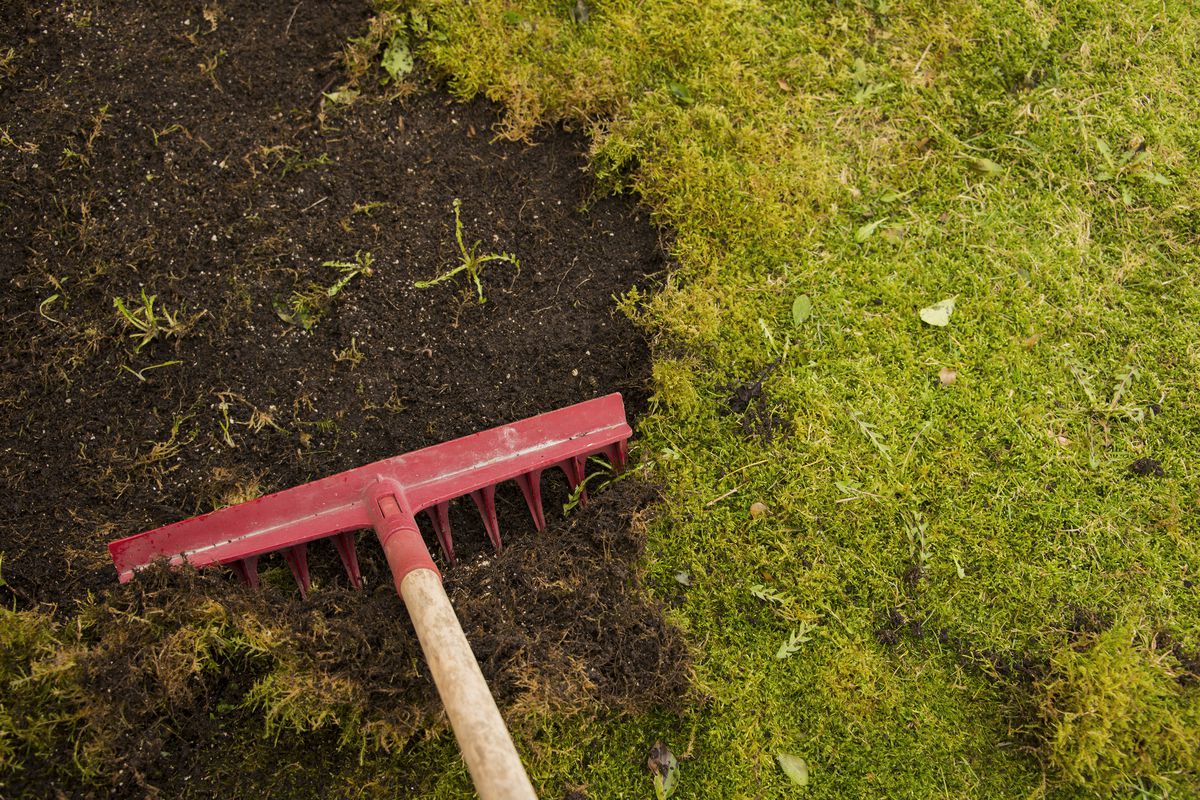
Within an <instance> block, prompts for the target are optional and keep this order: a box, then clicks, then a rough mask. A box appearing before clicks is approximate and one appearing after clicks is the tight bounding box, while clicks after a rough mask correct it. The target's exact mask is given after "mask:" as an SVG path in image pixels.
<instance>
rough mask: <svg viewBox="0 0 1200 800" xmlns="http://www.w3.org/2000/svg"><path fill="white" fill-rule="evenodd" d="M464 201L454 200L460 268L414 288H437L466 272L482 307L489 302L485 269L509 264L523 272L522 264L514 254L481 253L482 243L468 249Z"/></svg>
mask: <svg viewBox="0 0 1200 800" xmlns="http://www.w3.org/2000/svg"><path fill="white" fill-rule="evenodd" d="M461 209H462V201H461V200H459V199H458V198H455V199H454V239H455V241H456V242H458V250H459V253H460V254H461V257H462V261H461V262H460V263H459V264H458V266H456V267H454V268H453V269H451V270H448V271H446V272H443V273H442V274H441V275H438V276H437V277H436V278H432V279H431V280H427V281H416V282H415V283H413V286H416V287H417V288H418V289H428V288H429V287H430V286H436V285H437V284H439V283H442V282H444V281H448V280H450V279H451V278H453V277H454V276H455V275H457V274H459V273H460V272H466V273H467V275H469V276H470V278H471V281H472V282H473V283H474V284H475V293H476V294H477V295H478V296H479V303H480V304H481V305H482V304H483V303H486V302H487V298H486V297H484V296H483V281H482V280H481V276H482V275H483V270H484V267H486V266H487V265H488V264H491V263H493V262H507V263H509V264H512V265H513V266H514V267H516V268H517V272H518V273H520V271H521V262H520V261H518V260H517V257H516V256H515V255H513V254H512V253H484V254H482V255H481V254H480V253H479V245H480V242H479V241H478V240H476V241H475V243H474V244H472V245H471V247H470V249H467V245H466V242H464V241H463V226H462V215H461Z"/></svg>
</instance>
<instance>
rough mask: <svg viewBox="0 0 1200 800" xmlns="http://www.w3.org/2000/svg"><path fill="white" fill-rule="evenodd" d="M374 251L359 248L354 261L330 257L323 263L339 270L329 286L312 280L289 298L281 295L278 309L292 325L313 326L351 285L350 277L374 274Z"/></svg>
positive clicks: (309, 327)
mask: <svg viewBox="0 0 1200 800" xmlns="http://www.w3.org/2000/svg"><path fill="white" fill-rule="evenodd" d="M371 261H372V257H371V254H370V253H368V252H366V251H363V250H359V251H358V252H356V253H355V254H354V260H353V261H326V262H324V263H322V264H321V266H323V267H331V268H333V269H335V270H337V271H338V273H339V276H338V278H337V280H335V281H334V282H333V283H331V284H329V285H328V286H323V285H321V284H319V283H315V282H314V283H310V284H309V286H308V288H307V289H304V290H303V291H295V292H292V296H291V297H290V298H288V300H287V301H286V302H284V301H282V300H279V299H277V300H276V302H275V313H276V314H278V315H279V318H280V319H282V320H283V321H284V322H288V323H291V324H292V325H299V326H300V327H301V328H303V329H304V330H306V331H307V330H312V328H313V326H314V325H316V324H317V323H318V322H320V320H321V317H323V316H324V315H325V314H326V313H328V312H329V309H330V307H331V306H332V304H333V301H334V299H335V298H336V297H337V296H338V295H339V294H341V293H342V290H343V289H345V288H346V286H347V285H349V283H350V281H352V280H354V279H355V278H357V277H358V276H359V275H367V276H370V275H372V274H374V270H373V269H372V268H371Z"/></svg>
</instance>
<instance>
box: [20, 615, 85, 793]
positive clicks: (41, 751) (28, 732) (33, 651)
mask: <svg viewBox="0 0 1200 800" xmlns="http://www.w3.org/2000/svg"><path fill="white" fill-rule="evenodd" d="M74 655H75V651H74V648H71V647H66V646H63V644H62V642H60V640H59V637H58V629H57V626H56V625H55V623H54V621H53V620H52V619H51V618H50V617H48V616H46V615H44V614H38V613H34V612H17V611H9V610H7V609H3V608H0V787H3V786H4V782H3V776H4V775H6V774H9V773H12V772H15V771H17V770H19V769H20V768H21V765H22V764H23V763H25V761H26V760H27V759H28V758H30V757H35V758H36V757H46V756H49V755H50V754H51V753H52V752H54V750H55V748H56V746H57V744H58V743H59V741H60V740H61V738H62V737H64V736H69V735H70V734H71V733H73V732H74V731H75V730H76V729H77V728H78V727H79V726H80V723H81V720H82V715H81V713H80V705H79V703H78V695H77V692H76V691H75V690H74V689H75V687H74V686H73V683H72V682H71V681H69V680H64V677H65V676H68V675H70V674H71V673H72V672H73V671H74V669H75V663H74ZM77 760H78V759H77Z"/></svg>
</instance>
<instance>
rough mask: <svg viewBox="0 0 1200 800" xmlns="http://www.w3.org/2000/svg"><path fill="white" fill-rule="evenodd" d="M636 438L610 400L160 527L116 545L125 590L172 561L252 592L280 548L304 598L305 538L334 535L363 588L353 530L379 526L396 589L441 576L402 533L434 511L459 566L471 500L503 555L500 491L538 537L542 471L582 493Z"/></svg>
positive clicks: (616, 398)
mask: <svg viewBox="0 0 1200 800" xmlns="http://www.w3.org/2000/svg"><path fill="white" fill-rule="evenodd" d="M630 433H631V431H630V428H629V425H628V423H627V422H626V420H625V406H624V403H623V402H622V400H621V395H620V394H617V393H614V394H610V395H607V396H606V397H600V398H597V399H595V400H588V401H586V402H583V403H578V404H576V405H573V406H568V407H567V408H563V409H559V410H557V411H551V412H549V413H546V414H541V415H538V416H536V417H530V418H528V419H524V420H521V421H520V422H515V423H512V424H511V425H502V426H500V427H497V428H492V429H490V430H486V431H482V432H480V433H476V434H472V435H470V436H464V437H463V438H461V439H455V440H453V441H450V442H445V443H443V444H437V445H434V446H432V447H426V448H424V449H422V450H416V451H413V452H411V453H406V454H404V455H400V456H395V457H394V458H388V459H385V460H383V461H376V462H375V463H373V464H367V465H366V466H363V467H358V468H357V469H352V470H349V471H347V472H342V473H339V474H337V475H331V476H329V477H327V478H322V479H320V480H316V481H313V482H311V483H306V484H303V485H301V486H296V487H294V488H291V489H286V490H284V491H281V492H276V493H275V494H271V495H267V496H265V497H260V498H257V499H255V500H250V501H248V502H245V503H241V504H239V505H236V506H230V507H228V508H222V509H220V510H218V511H213V512H211V513H209V514H203V515H201V516H198V517H192V518H190V519H185V520H183V521H181V522H175V523H172V524H170V525H165V526H163V527H161V528H155V529H154V530H151V531H146V532H145V533H139V534H137V535H136V536H130V537H128V538H125V539H120V540H118V541H115V542H112V543H111V544H109V546H108V549H109V552H110V553H111V554H112V559H113V564H114V565H115V566H116V568H117V574H118V576H119V578H120V581H121V582H122V583H125V582H126V581H128V580H130V579H131V578H132V577H133V576H134V573H135V572H136V571H137V570H139V569H141V568H143V567H146V566H148V565H150V564H151V563H153V562H155V561H157V560H159V559H164V558H165V559H167V561H168V562H169V563H170V564H172V565H180V564H184V563H189V564H191V565H193V566H195V567H204V566H209V565H212V564H224V565H226V566H229V567H231V568H232V569H233V570H234V571H235V572H236V573H237V574H238V576H239V577H240V578H241V579H242V581H243V582H245V583H247V584H249V585H251V586H257V585H258V581H259V579H258V559H259V557H260V556H262V555H264V554H266V553H271V552H278V553H280V554H281V555H282V556H283V558H284V560H285V561H286V562H287V565H288V566H289V567H290V568H291V571H292V575H293V576H294V577H295V578H296V582H297V583H298V584H299V585H300V591H301V593H307V591H308V588H309V574H308V556H307V547H308V543H309V542H312V541H315V540H317V539H325V538H332V539H333V543H334V545H335V547H336V548H337V552H338V555H339V556H341V560H342V564H343V565H344V566H345V568H346V574H347V575H348V576H349V579H350V582H351V583H352V584H354V586H356V587H357V586H360V585H361V582H362V577H361V574H360V572H359V568H358V556H357V554H356V550H355V538H354V533H355V531H358V530H362V529H365V528H374V529H375V531H376V533H377V534H378V535H379V538H380V541H381V543H382V544H383V546H384V551H385V553H386V554H387V556H388V562H389V564H390V566H391V568H392V573H393V576H394V578H395V581H396V585H397V587H399V586H400V583H401V580H402V579H403V577H404V574H403V573H407V571H409V570H411V569H414V568H416V567H419V566H425V567H427V568H430V569H432V568H433V564H432V561H431V560H430V559H429V555H428V553H427V552H425V550H424V546H423V545H421V544H419V543H420V537H419V536H417V537H412V536H407V537H404V536H397V535H395V534H397V533H405V534H407V533H410V532H413V531H416V523H415V521H414V519H413V517H414V515H416V514H418V513H420V512H422V511H424V512H426V514H427V515H428V517H429V520H430V522H431V523H432V526H433V529H434V532H435V533H436V534H437V539H438V542H439V544H440V545H441V549H442V552H443V554H444V555H445V557H446V561H447V563H449V564H451V565H453V564H454V542H453V540H452V538H451V534H450V518H449V508H450V501H451V500H453V499H454V498H456V497H463V496H466V495H469V496H470V497H471V499H472V501H474V504H475V506H476V508H478V510H479V514H480V516H481V517H482V518H483V525H484V528H485V529H486V530H487V535H488V538H489V539H490V540H491V542H492V545H493V546H494V547H495V548H496V549H497V550H499V549H500V547H501V546H502V542H501V538H500V524H499V521H498V520H497V518H496V503H495V496H496V485H497V484H499V483H501V482H503V481H507V480H515V481H516V483H517V485H518V486H519V487H520V489H521V493H522V494H523V495H524V497H525V502H526V504H527V505H528V506H529V512H530V514H531V515H532V516H533V524H534V526H535V527H536V528H537V529H538V530H542V528H544V527H545V524H546V522H545V515H544V512H543V510H542V494H541V477H542V473H543V472H544V471H545V470H547V469H553V468H558V469H561V470H562V471H563V472H564V473H565V474H566V476H567V482H568V483H569V484H570V486H571V489H572V490H573V491H574V490H575V489H576V488H577V487H580V485H581V484H582V483H583V480H584V477H585V469H586V464H587V459H588V457H589V456H592V455H604V456H606V457H607V458H608V459H609V461H610V463H611V464H612V465H613V467H614V469H620V468H622V467H623V466H624V464H625V458H626V446H627V442H628V439H629V436H630ZM581 491H582V489H581ZM402 540H405V541H406V542H407V543H402ZM414 542H416V544H413V543H414ZM418 548H419V550H420V552H415V550H417V549H418Z"/></svg>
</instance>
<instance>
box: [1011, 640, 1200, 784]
mask: <svg viewBox="0 0 1200 800" xmlns="http://www.w3.org/2000/svg"><path fill="white" fill-rule="evenodd" d="M1144 638H1145V637H1144V635H1142V634H1140V632H1138V631H1136V630H1135V629H1134V627H1133V626H1131V625H1122V626H1120V627H1116V628H1112V629H1110V630H1108V631H1106V632H1104V633H1100V634H1095V635H1091V636H1087V637H1085V638H1083V639H1082V640H1081V641H1077V642H1071V643H1067V644H1064V645H1063V646H1062V647H1060V648H1059V649H1058V650H1056V651H1055V652H1054V653H1052V654H1051V657H1050V668H1049V671H1048V673H1047V675H1046V676H1044V677H1043V678H1041V679H1040V680H1038V681H1037V682H1036V683H1035V685H1034V696H1035V698H1036V701H1037V703H1038V704H1039V706H1040V707H1039V710H1038V713H1039V717H1040V719H1039V728H1038V730H1037V734H1038V735H1039V738H1040V739H1041V742H1042V747H1043V751H1044V758H1045V759H1046V763H1047V764H1048V765H1049V767H1050V769H1051V770H1052V772H1053V773H1054V774H1055V776H1056V778H1057V780H1059V781H1062V782H1064V783H1067V784H1069V785H1074V786H1078V787H1080V788H1083V789H1087V790H1089V791H1093V792H1096V793H1098V794H1112V793H1115V792H1117V791H1118V790H1123V791H1129V792H1133V791H1136V790H1137V789H1138V788H1139V787H1144V786H1146V785H1148V784H1153V785H1154V786H1155V787H1156V788H1157V789H1158V790H1159V791H1162V792H1169V790H1170V789H1171V788H1173V787H1174V786H1175V785H1176V783H1177V776H1178V775H1179V774H1181V773H1184V774H1186V773H1193V774H1194V773H1195V772H1196V771H1197V770H1200V749H1197V747H1196V734H1197V731H1198V730H1200V728H1198V727H1197V726H1198V725H1200V694H1198V693H1197V692H1195V691H1194V690H1193V691H1190V692H1189V691H1186V690H1185V689H1184V688H1183V687H1182V686H1181V685H1180V683H1179V680H1178V679H1179V677H1180V675H1179V672H1178V665H1176V664H1173V663H1172V658H1171V656H1170V654H1169V653H1163V652H1161V651H1156V650H1154V649H1152V648H1150V647H1149V646H1148V645H1147V643H1146V642H1145V641H1144Z"/></svg>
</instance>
